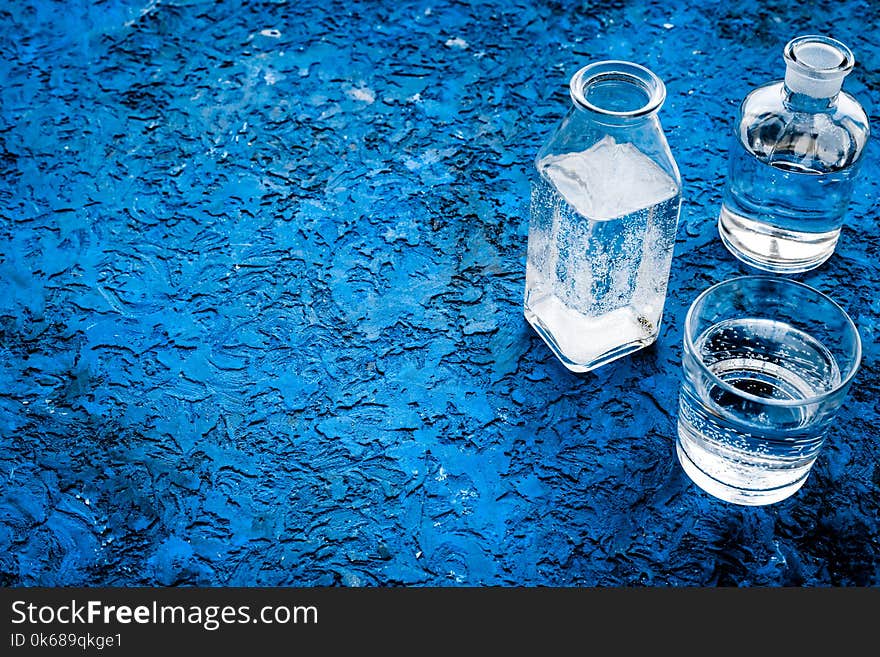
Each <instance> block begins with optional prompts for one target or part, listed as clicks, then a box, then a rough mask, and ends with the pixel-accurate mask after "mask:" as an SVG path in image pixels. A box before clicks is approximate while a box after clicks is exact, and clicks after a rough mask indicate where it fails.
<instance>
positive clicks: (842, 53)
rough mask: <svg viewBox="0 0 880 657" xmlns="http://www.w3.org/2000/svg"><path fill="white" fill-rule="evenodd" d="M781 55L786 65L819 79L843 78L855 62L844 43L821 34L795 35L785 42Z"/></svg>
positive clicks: (850, 51)
mask: <svg viewBox="0 0 880 657" xmlns="http://www.w3.org/2000/svg"><path fill="white" fill-rule="evenodd" d="M783 55H784V57H785V63H786V65H787V66H793V67H795V68H796V69H797V70H798V71H799V72H800V73H802V74H803V75H806V76H808V77H810V78H815V79H819V80H829V79H835V78H843V77H845V76H846V75H847V74H849V72H850V71H852V70H853V67H854V66H855V63H856V60H855V57H854V56H853V53H852V50H850V49H849V48H848V47H847V46H846V44H844V43H842V42H840V41H838V40H837V39H832V38H831V37H827V36H822V35H821V34H805V35H803V36H799V37H795V38H794V39H792V40H791V41H789V42H788V43H787V44H786V46H785V50H784V51H783Z"/></svg>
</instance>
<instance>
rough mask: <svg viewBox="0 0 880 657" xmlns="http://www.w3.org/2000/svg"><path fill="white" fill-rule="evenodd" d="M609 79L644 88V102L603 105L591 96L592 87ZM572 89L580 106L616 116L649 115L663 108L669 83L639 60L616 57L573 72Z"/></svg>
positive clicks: (609, 115) (640, 88)
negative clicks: (619, 105)
mask: <svg viewBox="0 0 880 657" xmlns="http://www.w3.org/2000/svg"><path fill="white" fill-rule="evenodd" d="M608 82H616V83H624V84H627V85H632V86H633V87H634V88H637V89H638V90H640V91H641V92H642V94H643V97H644V100H643V102H641V103H640V104H639V105H638V106H634V107H632V108H623V109H621V108H610V107H603V106H601V105H599V104H597V103H596V102H595V101H594V100H591V99H590V96H591V94H590V90H591V89H593V88H596V87H597V86H598V85H601V84H604V83H608ZM569 90H570V93H571V99H572V101H574V103H575V105H576V106H577V107H580V108H582V109H586V110H589V111H591V112H594V113H596V114H599V115H601V116H605V117H609V118H617V119H628V118H638V117H644V116H648V115H650V114H653V113H654V112H656V111H657V110H658V109H660V107H661V106H662V105H663V101H664V100H666V85H664V84H663V81H662V80H661V79H660V78H659V77H657V75H656V74H655V73H654V72H653V71H651V70H650V69H648V68H646V67H644V66H641V65H640V64H635V63H633V62H627V61H622V60H613V59H610V60H604V61H600V62H593V63H592V64H587V65H586V66H584V67H583V68H581V69H580V70H579V71H578V72H577V73H575V74H574V75H573V76H572V78H571V82H570V83H569Z"/></svg>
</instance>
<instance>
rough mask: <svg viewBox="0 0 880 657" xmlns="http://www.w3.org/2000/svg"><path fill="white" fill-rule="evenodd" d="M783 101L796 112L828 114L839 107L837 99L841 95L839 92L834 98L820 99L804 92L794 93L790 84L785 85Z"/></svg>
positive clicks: (783, 87)
mask: <svg viewBox="0 0 880 657" xmlns="http://www.w3.org/2000/svg"><path fill="white" fill-rule="evenodd" d="M782 89H783V94H784V97H783V100H782V102H783V103H784V104H785V106H786V107H787V108H788V109H790V110H792V111H794V112H827V111H829V110H833V109H834V108H835V107H837V99H838V97H839V96H840V93H839V92H837V93H835V94H834V95H832V96H827V97H819V98H817V97H816V96H811V95H810V94H805V93H802V92H798V91H794V90H792V88H791V87H789V86H788V84H787V83H786V84H783V86H782Z"/></svg>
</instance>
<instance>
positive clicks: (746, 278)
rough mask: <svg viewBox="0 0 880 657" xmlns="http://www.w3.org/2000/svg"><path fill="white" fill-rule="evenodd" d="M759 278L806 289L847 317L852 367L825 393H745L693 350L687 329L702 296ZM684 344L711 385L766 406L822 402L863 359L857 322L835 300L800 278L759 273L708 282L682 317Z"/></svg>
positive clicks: (844, 383)
mask: <svg viewBox="0 0 880 657" xmlns="http://www.w3.org/2000/svg"><path fill="white" fill-rule="evenodd" d="M761 280H763V281H772V282H773V283H781V284H783V285H791V286H793V287H798V288H801V289H802V290H805V291H806V292H808V293H810V294H813V295H815V296H817V297H819V298H820V299H823V300H824V301H827V302H828V303H830V304H831V305H832V306H833V307H834V308H836V309H837V311H838V312H839V313H840V314H841V315H842V316H843V317H844V318H845V320H846V322H845V323H846V325H847V327H848V328H849V330H850V331H851V332H852V334H853V335H854V336H855V358H854V359H853V365H852V368H851V369H850V372H849V374H847V375H846V377H845V378H842V379H841V380H840V383H838V384H837V385H836V386H834V387H833V388H832V389H830V390H826V391H825V392H823V393H821V394H819V395H815V396H813V397H807V398H806V399H770V398H767V397H759V396H758V395H753V394H752V393H750V392H745V391H744V390H740V389H739V388H736V387H734V386H732V385H730V384H729V383H727V382H726V381H724V380H723V379H721V377H719V376H718V375H717V374H715V372H713V371H712V370H710V369H709V367H708V366H707V365H706V363H705V362H703V359H702V358H700V357H699V355H698V352H697V350H696V347H695V345H694V341H693V338H692V337H691V331H690V330H689V329H690V325H691V323H692V321H693V318H694V309H695V308H696V307H697V305H698V304H699V303H700V302H701V301H703V299H705V298H706V297H707V296H709V294H711V293H712V292H714V291H715V290H717V289H718V288H721V287H726V286H728V285H731V284H733V283H738V282H743V281H761ZM684 347H685V351H686V352H688V353H690V354H692V355H693V356H694V360H696V361H697V363H699V366H700V370H701V371H702V372H703V373H704V374H706V375H707V376H708V377H709V379H710V380H711V381H712V383H713V384H714V385H716V386H718V387H720V388H721V389H722V390H724V391H725V392H729V393H731V394H734V395H736V396H737V397H741V398H743V399H747V400H749V401H755V402H759V403H761V404H766V405H768V406H778V407H797V406H807V405H810V404H818V403H821V402H823V401H825V400H826V399H828V398H829V397H831V396H832V395H835V394H837V393H838V392H840V391H841V390H842V389H843V388H845V387H846V386H848V385H849V383H850V382H851V381H852V380H853V378H854V377H855V375H856V373H857V372H858V371H859V365H860V364H861V362H862V336H861V335H859V330H858V327H856V324H855V322H854V321H853V320H852V317H850V316H849V313H847V312H846V311H845V310H844V309H843V308H842V307H841V306H840V304H838V303H837V302H836V301H835V300H834V299H832V298H831V297H829V296H828V295H827V294H824V293H823V292H820V291H819V290H817V289H816V288H814V287H810V286H809V285H807V284H806V283H801V282H800V281H794V280H791V279H789V278H782V277H780V276H761V275H749V276H737V277H735V278H729V279H727V280H725V281H721V282H719V283H715V284H714V285H711V286H710V287H707V288H706V289H705V290H703V291H702V292H701V293H700V294H699V295H697V298H696V299H694V300H693V302H692V303H691V305H690V308H688V311H687V315H685V319H684Z"/></svg>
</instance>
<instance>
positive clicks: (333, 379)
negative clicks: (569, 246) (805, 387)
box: [0, 0, 880, 585]
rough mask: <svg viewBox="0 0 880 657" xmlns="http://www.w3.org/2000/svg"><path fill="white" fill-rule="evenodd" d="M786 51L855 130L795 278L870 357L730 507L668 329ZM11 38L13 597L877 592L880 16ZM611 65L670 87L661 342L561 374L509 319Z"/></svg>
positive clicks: (853, 6) (7, 221)
mask: <svg viewBox="0 0 880 657" xmlns="http://www.w3.org/2000/svg"><path fill="white" fill-rule="evenodd" d="M600 4H601V7H598V5H600ZM594 5H596V6H594ZM730 6H733V7H736V8H737V11H738V12H739V13H731V9H730V8H729V7H730ZM808 32H822V33H828V34H830V35H833V36H836V37H837V38H839V39H841V40H843V41H845V42H846V43H847V44H848V45H850V46H851V47H852V49H853V50H854V52H855V54H856V58H857V60H858V66H857V69H856V71H855V72H854V73H853V74H852V75H851V76H850V78H849V79H848V80H847V83H846V89H847V90H849V91H850V92H851V93H853V94H854V95H855V96H856V97H857V98H858V99H859V100H860V101H862V103H863V104H864V105H865V107H866V109H867V110H868V112H869V114H870V115H871V120H872V124H873V126H874V129H875V136H874V137H873V138H872V143H871V144H870V145H869V150H868V154H867V161H866V163H865V167H864V169H863V173H864V176H863V178H862V179H861V181H860V183H859V184H858V186H857V189H856V194H855V198H854V200H853V204H852V208H851V212H850V215H849V219H848V224H847V227H846V228H845V229H844V232H843V237H842V239H841V242H840V245H839V247H838V250H837V254H836V255H835V256H834V257H833V258H832V259H831V260H830V261H829V262H828V263H827V264H826V265H824V266H823V267H822V268H821V269H819V270H817V271H814V272H812V273H810V274H808V275H806V276H802V277H801V278H802V279H804V280H806V281H807V282H809V283H810V284H812V285H814V286H816V287H818V288H820V289H822V290H824V291H826V292H828V293H830V294H831V295H832V296H833V297H834V298H836V299H837V300H839V301H840V302H841V304H842V305H844V307H846V308H847V309H848V310H849V311H850V313H851V314H852V316H853V318H854V319H855V320H856V322H857V323H858V325H859V327H860V330H861V334H862V337H863V340H864V343H865V355H864V361H863V365H862V368H861V372H860V374H859V375H858V378H857V379H856V384H855V387H854V389H853V390H852V393H851V396H850V398H849V400H848V403H847V404H846V407H845V409H844V411H843V413H842V415H841V417H840V424H839V426H838V427H837V429H836V430H835V431H834V432H833V433H832V435H831V436H830V439H829V442H828V444H827V447H826V448H825V450H824V452H823V454H822V456H821V457H820V459H819V461H818V463H817V465H816V467H815V469H814V470H813V474H812V475H811V477H810V478H809V480H808V482H807V484H806V485H805V487H804V488H803V489H802V491H801V492H800V493H798V494H797V495H796V496H795V497H794V498H791V499H789V500H787V501H786V502H783V503H781V504H778V505H776V506H773V507H769V508H759V509H749V508H742V507H736V506H732V505H728V504H724V503H722V502H719V501H716V500H714V499H712V498H710V497H708V496H707V495H705V494H703V493H702V492H701V491H699V490H698V489H696V488H695V487H694V486H693V485H692V484H690V483H689V481H688V480H687V478H686V476H685V475H684V474H683V472H682V471H681V469H680V467H679V466H678V464H677V462H676V461H675V459H674V452H673V436H674V433H675V424H674V423H675V413H676V398H677V387H678V376H679V358H680V346H679V345H680V341H681V323H682V319H683V316H684V313H685V311H686V308H687V305H688V304H689V303H690V301H691V300H692V299H693V298H694V296H696V294H697V293H698V292H699V291H700V290H702V289H704V288H705V287H706V286H708V285H709V284H711V283H713V282H716V281H719V280H722V279H724V278H727V277H730V276H732V275H735V274H737V273H738V272H741V271H744V268H742V267H741V266H740V265H739V264H738V263H737V262H736V261H735V260H734V259H733V258H732V257H731V256H730V255H728V253H727V252H726V251H725V250H724V248H723V246H722V245H721V243H720V241H719V240H718V237H717V233H716V227H715V216H716V212H717V208H718V205H719V198H720V191H721V187H722V182H723V173H724V170H725V160H726V147H727V140H728V134H729V131H730V128H731V123H732V120H733V116H734V113H735V110H736V106H737V104H738V102H739V101H740V99H741V98H742V97H743V96H744V95H745V94H746V93H747V91H748V90H749V89H750V88H751V87H752V86H754V85H756V84H758V83H762V82H764V81H768V80H770V79H773V78H778V77H780V76H781V75H782V72H783V63H782V58H781V57H782V47H783V45H784V44H785V42H786V41H787V40H788V39H789V38H790V37H792V36H794V35H797V34H800V33H808ZM0 50H2V51H3V53H4V56H3V58H2V59H0V99H2V107H0V171H2V182H0V213H2V220H0V239H2V242H0V431H2V440H0V486H2V488H0V581H2V583H4V584H7V585H19V584H22V585H36V584H41V585H62V584H63V585H75V584H87V585H129V584H200V585H215V584H216V585H219V584H224V585H226V584H230V585H232V584H236V585H258V584H260V585H276V584H308V585H312V584H315V585H324V584H334V583H339V584H345V585H374V584H469V585H470V584H473V585H476V584H526V585H534V584H555V585H629V584H652V585H659V584H673V585H692V584H700V585H712V584H735V585H782V584H806V585H844V584H849V585H852V584H861V585H864V584H871V585H878V584H880V528H878V512H880V465H878V454H880V444H878V439H877V432H878V428H880V413H878V408H877V390H878V386H880V369H878V355H880V354H878V345H877V329H878V315H880V295H878V289H880V285H878V284H880V281H878V278H880V265H878V261H880V244H878V228H877V219H878V215H877V210H876V208H875V199H876V198H877V196H878V192H880V182H878V172H880V164H878V161H880V160H878V158H880V144H878V143H877V141H878V138H877V136H876V135H877V134H880V122H878V113H877V112H878V109H877V108H878V103H880V74H878V69H880V4H878V3H876V2H868V1H862V2H830V1H829V2H822V3H816V4H814V5H810V4H809V3H794V2H788V1H782V0H778V1H776V2H768V3H761V8H759V5H758V3H757V2H752V3H727V2H722V1H700V2H692V3H675V2H647V1H645V0H640V1H638V2H603V3H583V2H582V3H566V2H539V1H537V0H536V1H534V2H522V1H521V2H514V1H497V2H478V3H473V4H467V3H463V2H445V1H441V0H419V1H415V2H408V1H400V2H394V3H384V2H378V1H377V2H351V1H345V2H342V1H333V2H329V1H327V0H308V1H302V2H290V3H285V2H263V3H258V2H248V3H241V4H239V3H226V4H219V5H218V4H214V3H211V2H195V1H190V2H186V1H183V2H181V1H172V0H168V1H166V0H153V1H152V2H148V1H147V0H140V1H136V0H120V1H117V0H107V1H104V2H91V1H89V0H70V1H66V2H38V3H33V2H31V3H28V2H22V3H19V2H12V1H11V0H7V1H4V2H2V3H0ZM605 58H621V59H631V60H635V61H637V62H640V63H643V64H645V65H647V66H649V67H650V68H652V69H653V70H654V71H656V72H657V73H658V74H659V75H660V76H661V77H662V78H663V79H664V80H665V81H666V84H667V87H668V94H669V95H668V100H667V102H666V105H665V106H664V108H663V110H662V112H661V119H662V122H663V124H664V127H665V129H666V132H667V135H668V138H669V141H670V145H671V147H672V150H673V153H674V154H675V157H676V159H677V161H678V164H679V166H680V168H681V171H682V176H683V179H684V194H685V201H684V206H683V210H682V216H681V223H680V228H679V233H678V243H677V246H676V258H675V261H674V263H673V268H672V278H671V284H670V296H669V299H668V301H667V306H666V314H665V319H664V326H663V329H662V332H661V336H660V339H659V341H658V343H657V344H656V345H655V346H654V347H652V348H650V349H648V350H644V351H642V352H640V353H638V354H636V355H634V356H632V357H629V358H627V359H624V360H621V361H618V362H616V363H615V364H612V365H609V366H606V367H603V368H601V369H600V370H598V371H597V372H595V373H592V374H588V375H585V376H580V377H579V376H575V375H572V374H570V373H568V372H567V371H566V370H565V369H563V368H562V367H561V366H560V365H559V364H558V363H557V362H556V361H555V359H554V358H553V357H552V356H551V354H550V352H549V350H548V349H547V348H546V346H545V345H544V344H543V343H542V342H541V341H540V339H539V338H538V337H537V336H536V335H534V334H533V332H532V331H531V330H530V329H529V328H528V327H527V324H526V323H525V320H524V319H523V317H522V312H521V300H522V289H523V283H524V269H525V253H526V232H527V221H528V211H527V206H528V177H529V175H530V173H531V167H532V160H533V157H534V154H535V152H536V151H537V149H538V147H539V145H540V144H541V143H542V142H543V141H544V140H545V139H546V138H547V136H548V134H549V132H550V130H551V129H552V128H553V126H554V125H555V123H556V122H557V121H558V119H559V118H560V117H561V115H562V114H563V113H564V112H565V111H566V109H567V107H568V103H569V101H568V96H567V84H568V79H569V77H570V75H571V74H572V73H573V72H574V71H575V70H577V68H579V67H580V66H581V65H583V64H585V63H587V62H589V61H592V60H596V59H605Z"/></svg>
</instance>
